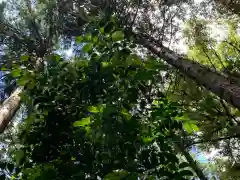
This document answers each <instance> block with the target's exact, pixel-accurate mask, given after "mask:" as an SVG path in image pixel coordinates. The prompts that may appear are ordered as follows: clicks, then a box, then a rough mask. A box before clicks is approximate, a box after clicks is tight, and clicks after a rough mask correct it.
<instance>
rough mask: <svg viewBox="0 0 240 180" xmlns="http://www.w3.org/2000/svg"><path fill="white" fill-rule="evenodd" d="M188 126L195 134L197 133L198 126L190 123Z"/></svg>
mask: <svg viewBox="0 0 240 180" xmlns="http://www.w3.org/2000/svg"><path fill="white" fill-rule="evenodd" d="M190 126H191V127H192V129H193V130H194V131H195V132H197V131H199V128H198V126H197V125H196V124H193V123H191V124H190Z"/></svg>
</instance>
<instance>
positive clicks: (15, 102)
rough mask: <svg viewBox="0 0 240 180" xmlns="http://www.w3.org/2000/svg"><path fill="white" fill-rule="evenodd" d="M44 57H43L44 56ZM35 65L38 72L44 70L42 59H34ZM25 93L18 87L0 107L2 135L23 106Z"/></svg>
mask: <svg viewBox="0 0 240 180" xmlns="http://www.w3.org/2000/svg"><path fill="white" fill-rule="evenodd" d="M42 56H43V55H42ZM34 60H35V61H34V64H35V68H36V71H42V70H43V68H44V67H43V66H44V63H43V60H42V58H41V57H38V58H37V57H35V58H34ZM22 92H23V87H18V88H17V89H16V90H15V91H14V92H13V93H12V94H11V95H10V97H9V98H7V99H6V100H5V101H4V102H3V104H2V105H1V106H0V134H1V133H2V132H3V131H4V129H5V128H6V127H7V125H8V124H9V123H10V121H11V120H12V118H13V117H14V115H15V113H16V112H17V110H18V109H19V108H20V105H21V96H20V94H21V93H22Z"/></svg>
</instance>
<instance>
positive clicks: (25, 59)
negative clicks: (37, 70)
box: [20, 55, 29, 61]
mask: <svg viewBox="0 0 240 180" xmlns="http://www.w3.org/2000/svg"><path fill="white" fill-rule="evenodd" d="M28 59H29V56H27V55H23V56H21V57H20V60H21V61H28Z"/></svg>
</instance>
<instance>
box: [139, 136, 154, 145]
mask: <svg viewBox="0 0 240 180" xmlns="http://www.w3.org/2000/svg"><path fill="white" fill-rule="evenodd" d="M142 141H143V143H146V144H147V143H151V142H152V141H153V138H152V137H150V136H145V137H143V138H142Z"/></svg>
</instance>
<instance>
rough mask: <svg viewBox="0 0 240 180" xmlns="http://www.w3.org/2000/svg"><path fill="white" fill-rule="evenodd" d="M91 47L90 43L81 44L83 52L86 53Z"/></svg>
mask: <svg viewBox="0 0 240 180" xmlns="http://www.w3.org/2000/svg"><path fill="white" fill-rule="evenodd" d="M92 48H93V45H92V44H85V45H84V46H83V52H85V53H88V52H89V51H91V50H92Z"/></svg>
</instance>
